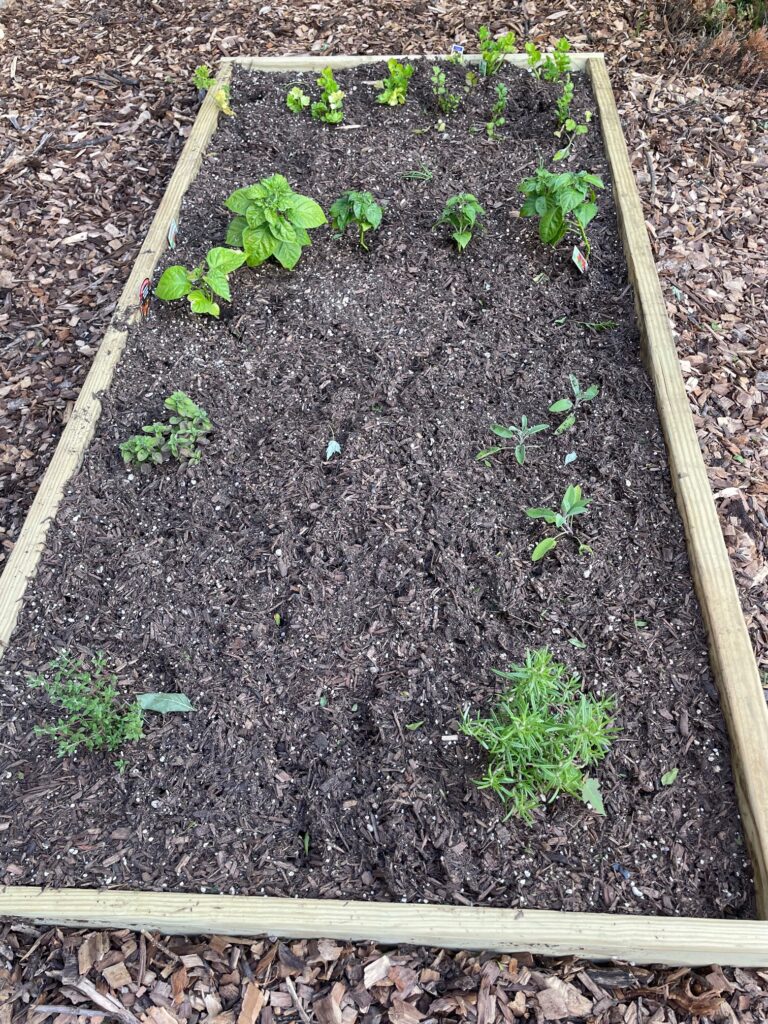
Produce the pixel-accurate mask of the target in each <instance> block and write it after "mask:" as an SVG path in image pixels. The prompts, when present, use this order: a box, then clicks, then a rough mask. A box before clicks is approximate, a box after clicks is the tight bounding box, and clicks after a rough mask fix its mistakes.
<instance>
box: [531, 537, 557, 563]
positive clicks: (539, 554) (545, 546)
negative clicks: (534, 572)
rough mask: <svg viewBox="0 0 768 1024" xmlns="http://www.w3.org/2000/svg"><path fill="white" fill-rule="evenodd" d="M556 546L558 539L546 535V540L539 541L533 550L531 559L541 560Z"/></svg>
mask: <svg viewBox="0 0 768 1024" xmlns="http://www.w3.org/2000/svg"><path fill="white" fill-rule="evenodd" d="M556 547H557V541H556V540H555V538H554V537H545V538H544V540H540V541H539V543H538V544H537V545H536V547H535V548H534V549H533V551H532V552H531V561H532V562H539V561H540V560H541V559H542V558H543V557H544V555H546V554H548V553H549V552H550V551H552V550H553V549H554V548H556Z"/></svg>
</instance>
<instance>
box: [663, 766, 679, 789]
mask: <svg viewBox="0 0 768 1024" xmlns="http://www.w3.org/2000/svg"><path fill="white" fill-rule="evenodd" d="M679 774H680V769H679V768H670V770H669V771H668V772H664V774H663V775H662V776H661V784H662V786H671V785H672V783H673V782H675V780H676V779H677V776H678V775H679Z"/></svg>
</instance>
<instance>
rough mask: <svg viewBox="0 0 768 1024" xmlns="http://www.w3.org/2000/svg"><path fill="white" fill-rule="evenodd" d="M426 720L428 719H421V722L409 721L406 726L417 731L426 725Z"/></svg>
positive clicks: (410, 730) (409, 729) (412, 730)
mask: <svg viewBox="0 0 768 1024" xmlns="http://www.w3.org/2000/svg"><path fill="white" fill-rule="evenodd" d="M425 721H426V719H424V718H422V719H421V721H419V722H408V723H407V724H406V726H405V728H406V729H407V730H408V731H409V732H415V731H416V730H417V729H420V728H421V727H422V725H424V722H425Z"/></svg>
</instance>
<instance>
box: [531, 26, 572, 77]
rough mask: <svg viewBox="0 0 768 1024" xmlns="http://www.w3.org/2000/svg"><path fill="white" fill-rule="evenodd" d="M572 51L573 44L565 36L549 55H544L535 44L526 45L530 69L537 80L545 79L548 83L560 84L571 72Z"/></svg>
mask: <svg viewBox="0 0 768 1024" xmlns="http://www.w3.org/2000/svg"><path fill="white" fill-rule="evenodd" d="M570 49H571V44H570V43H569V42H568V40H567V39H566V38H565V36H563V37H562V38H560V39H558V40H557V42H556V43H555V48H554V50H553V51H552V52H551V53H547V54H543V53H542V52H541V50H539V48H538V47H537V46H536V45H535V44H534V43H526V44H525V52H526V53H527V54H528V67H529V69H530V70H531V72H532V73H533V74H534V75H535V77H536V78H539V79H541V78H543V79H544V80H545V81H546V82H559V81H560V80H561V79H562V78H564V77H565V76H566V75H567V74H568V72H569V71H570V70H571V58H570V56H569V51H570Z"/></svg>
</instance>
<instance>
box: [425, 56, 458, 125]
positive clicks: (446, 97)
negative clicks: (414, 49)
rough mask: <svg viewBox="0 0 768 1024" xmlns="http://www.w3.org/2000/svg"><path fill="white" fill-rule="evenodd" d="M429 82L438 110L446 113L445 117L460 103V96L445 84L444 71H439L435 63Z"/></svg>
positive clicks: (453, 111)
mask: <svg viewBox="0 0 768 1024" xmlns="http://www.w3.org/2000/svg"><path fill="white" fill-rule="evenodd" d="M431 82H432V92H433V93H434V96H435V99H436V100H437V105H438V107H439V108H440V110H441V111H442V112H443V113H444V114H445V115H446V117H448V116H449V115H450V114H453V113H455V112H456V110H457V109H458V106H459V104H460V103H461V97H460V96H457V95H456V93H453V92H451V91H450V90H449V88H448V86H447V85H446V79H445V72H444V71H441V69H440V68H439V67H438V66H437V64H434V65H433V66H432V78H431Z"/></svg>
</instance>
